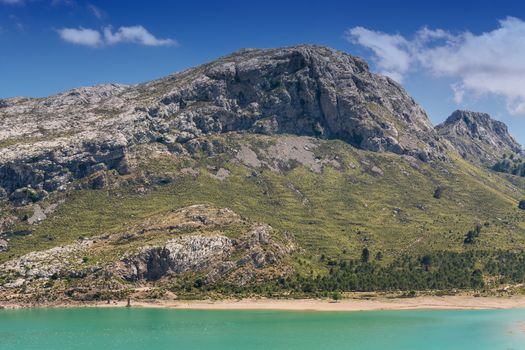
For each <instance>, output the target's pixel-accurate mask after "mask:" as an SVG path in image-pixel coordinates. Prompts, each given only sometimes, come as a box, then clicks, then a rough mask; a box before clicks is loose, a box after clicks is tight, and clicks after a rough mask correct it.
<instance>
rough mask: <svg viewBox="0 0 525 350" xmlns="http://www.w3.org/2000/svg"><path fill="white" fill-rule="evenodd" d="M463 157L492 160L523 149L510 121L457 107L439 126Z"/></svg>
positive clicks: (489, 161) (443, 134)
mask: <svg viewBox="0 0 525 350" xmlns="http://www.w3.org/2000/svg"><path fill="white" fill-rule="evenodd" d="M436 130H437V131H438V133H439V134H440V135H442V136H443V137H445V138H446V139H448V140H449V141H450V142H451V143H452V144H453V145H454V146H455V148H456V149H457V150H458V151H459V152H460V154H461V155H462V156H463V157H464V158H469V159H474V160H479V161H481V162H485V163H491V162H494V161H496V160H498V159H499V158H500V157H501V156H502V155H503V154H506V153H509V152H511V153H521V152H522V148H521V145H520V144H519V143H518V142H516V140H515V139H514V138H513V137H512V136H511V135H510V133H509V131H508V128H507V125H506V124H505V123H503V122H501V121H499V120H495V119H493V118H492V117H491V116H490V115H489V114H488V113H483V112H473V111H467V110H457V111H455V112H453V113H452V114H451V115H450V116H449V117H448V118H447V119H446V120H445V122H443V123H442V124H440V125H438V126H437V127H436Z"/></svg>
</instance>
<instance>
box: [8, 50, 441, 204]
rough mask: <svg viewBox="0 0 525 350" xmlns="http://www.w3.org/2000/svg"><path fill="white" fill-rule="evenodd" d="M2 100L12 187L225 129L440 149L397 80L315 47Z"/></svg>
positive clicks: (118, 162) (434, 155)
mask: <svg viewBox="0 0 525 350" xmlns="http://www.w3.org/2000/svg"><path fill="white" fill-rule="evenodd" d="M2 106H3V107H1V108H0V118H1V120H2V123H3V125H5V128H4V129H3V130H2V131H1V132H0V145H2V146H4V147H3V149H2V151H1V152H0V162H1V164H2V165H1V167H0V187H3V188H4V190H5V191H6V192H7V195H11V194H12V193H13V192H14V191H16V190H17V189H19V188H21V187H24V186H27V185H31V186H32V187H33V188H43V189H44V190H45V191H48V192H49V191H54V190H56V189H57V188H60V187H61V186H65V185H67V183H68V182H69V181H71V180H72V179H77V178H81V177H84V176H86V175H89V174H91V173H93V172H95V171H96V170H97V169H101V168H107V169H117V170H118V171H119V172H120V173H121V174H124V173H126V172H127V170H126V153H127V149H128V148H130V147H133V146H134V145H138V144H145V143H151V142H156V141H160V142H162V143H164V144H166V145H168V146H170V145H175V147H178V146H180V145H188V142H189V141H190V140H192V139H195V138H196V137H199V136H201V135H206V134H218V133H225V132H230V131H236V132H239V131H245V132H256V133H263V134H280V133H289V134H295V135H308V136H315V137H319V138H325V139H341V140H344V141H347V142H349V143H350V144H352V145H354V146H356V147H358V148H361V149H367V150H372V151H378V152H382V151H390V152H394V153H398V154H408V155H414V156H416V157H418V158H420V159H423V160H428V159H438V158H444V157H445V153H444V150H443V145H441V144H440V143H439V142H438V141H436V135H435V132H434V130H433V127H432V124H431V122H430V120H429V119H428V117H427V115H426V114H425V112H424V111H423V110H422V109H421V107H419V106H418V105H417V104H416V103H415V102H414V100H413V99H412V98H410V97H409V96H408V95H407V93H406V92H405V91H404V90H403V89H402V88H401V87H400V86H399V85H398V84H397V83H395V82H394V81H392V80H390V79H388V78H386V77H382V76H379V75H375V74H372V73H370V72H369V70H368V66H367V64H366V63H365V62H364V61H363V60H361V59H359V58H356V57H353V56H350V55H348V54H344V53H342V52H338V51H335V50H331V49H328V48H323V47H315V46H297V47H291V48H285V49H275V50H243V51H240V52H238V53H235V54H233V55H230V56H227V57H224V58H221V59H219V60H217V61H214V62H212V63H210V64H207V65H203V66H199V67H197V68H194V69H189V70H187V71H184V72H182V73H179V74H175V75H172V76H170V77H167V78H165V79H160V80H157V81H153V82H150V83H146V84H141V85H137V86H123V85H116V84H113V85H102V86H96V87H91V88H80V89H74V90H71V91H68V92H65V93H63V94H59V95H57V96H52V97H49V98H45V99H23V98H18V99H9V100H4V101H3V103H2ZM22 164H23V165H22Z"/></svg>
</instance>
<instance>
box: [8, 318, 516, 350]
mask: <svg viewBox="0 0 525 350" xmlns="http://www.w3.org/2000/svg"><path fill="white" fill-rule="evenodd" d="M524 327H525V310H523V309H515V310H486V311H485V310H484V311H479V310H469V311H384V312H375V311H373V312H371V311H367V312H292V311H290V312H287V311H245V310H244V311H218V310H217V311H203V310H162V309H125V308H109V309H105V308H100V309H37V310H0V349H21V350H22V349H23V350H28V349H39V350H46V349H50V350H51V349H53V350H58V349H77V350H83V349H112V350H124V349H125V350H133V349H229V350H230V349H248V350H251V349H265V350H269V349H286V350H292V349H300V350H309V349H331V350H337V349H359V350H368V349H374V350H376V349H389V350H409V349H417V350H422V349H428V350H433V349H436V350H438V349H439V350H444V349H447V350H456V349H457V350H469V349H472V350H474V349H475V350H499V349H501V350H510V349H514V350H523V349H525V331H524V329H525V328H524Z"/></svg>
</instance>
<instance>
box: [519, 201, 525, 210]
mask: <svg viewBox="0 0 525 350" xmlns="http://www.w3.org/2000/svg"><path fill="white" fill-rule="evenodd" d="M518 208H520V209H521V210H525V199H522V200H521V201H520V203H519V204H518Z"/></svg>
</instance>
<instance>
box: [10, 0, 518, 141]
mask: <svg viewBox="0 0 525 350" xmlns="http://www.w3.org/2000/svg"><path fill="white" fill-rule="evenodd" d="M524 21H525V5H524V4H522V2H521V1H505V0H500V1H457V0H456V1H443V0H442V1H439V2H438V1H432V2H430V1H428V2H426V1H395V2H394V1H330V0H324V1H319V2H315V3H314V2H306V1H284V0H281V1H274V0H266V1H191V2H189V1H96V0H93V1H83V0H0V81H1V84H0V98H1V97H12V96H47V95H51V94H54V93H57V92H60V91H63V90H66V89H69V88H74V87H77V86H86V85H94V84H99V83H107V82H120V83H136V82H142V81H147V80H150V79H154V78H158V77H161V76H164V75H166V74H169V73H173V72H175V71H179V70H181V69H184V68H188V67H191V66H194V65H197V64H199V63H204V62H206V61H210V60H213V59H214V58H216V57H218V56H222V55H225V54H228V53H230V52H232V51H235V50H238V49H240V48H244V47H278V46H286V45H293V44H299V43H311V44H322V45H327V46H331V47H334V48H336V49H339V50H343V51H345V52H348V53H351V54H355V55H359V56H362V57H364V58H366V59H367V60H369V62H370V66H371V68H372V69H373V70H374V71H376V72H380V73H384V74H388V75H390V76H391V77H393V78H395V79H396V80H398V81H400V82H401V83H402V84H403V86H405V88H406V89H407V90H408V91H409V93H410V94H411V95H412V96H414V98H415V99H416V100H417V101H418V102H419V103H420V104H421V105H422V106H423V107H424V108H425V109H426V110H427V112H428V113H429V115H430V117H431V118H432V120H433V122H434V123H439V122H441V121H442V120H443V119H444V118H446V117H447V116H448V115H449V114H450V113H451V112H452V111H453V110H455V109H458V108H463V109H471V110H476V111H485V112H489V113H490V114H491V115H493V116H494V117H495V118H497V119H500V120H502V121H504V122H506V123H507V124H508V125H509V127H510V130H511V133H512V134H513V135H514V136H516V138H517V139H518V140H519V141H520V142H521V143H522V144H525V22H524Z"/></svg>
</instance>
